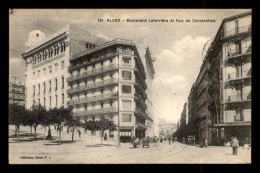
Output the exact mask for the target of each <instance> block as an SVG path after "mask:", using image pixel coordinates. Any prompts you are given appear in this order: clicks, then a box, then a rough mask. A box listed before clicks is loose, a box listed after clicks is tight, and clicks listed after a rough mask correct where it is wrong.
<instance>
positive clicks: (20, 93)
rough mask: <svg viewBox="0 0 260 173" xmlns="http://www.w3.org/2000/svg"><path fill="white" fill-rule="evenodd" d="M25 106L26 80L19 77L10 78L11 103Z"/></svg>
mask: <svg viewBox="0 0 260 173" xmlns="http://www.w3.org/2000/svg"><path fill="white" fill-rule="evenodd" d="M13 103H16V104H17V105H21V106H25V86H24V81H23V80H21V79H20V78H18V77H13V76H10V78H9V104H13Z"/></svg>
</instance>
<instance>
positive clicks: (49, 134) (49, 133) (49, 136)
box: [46, 128, 52, 139]
mask: <svg viewBox="0 0 260 173" xmlns="http://www.w3.org/2000/svg"><path fill="white" fill-rule="evenodd" d="M46 139H52V137H51V128H49V130H48V136H47V137H46Z"/></svg>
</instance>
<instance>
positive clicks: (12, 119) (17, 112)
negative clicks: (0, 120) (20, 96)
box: [9, 104, 26, 141]
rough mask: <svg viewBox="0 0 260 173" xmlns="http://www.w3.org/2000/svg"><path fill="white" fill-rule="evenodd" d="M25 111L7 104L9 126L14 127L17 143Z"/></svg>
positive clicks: (15, 105) (18, 106)
mask: <svg viewBox="0 0 260 173" xmlns="http://www.w3.org/2000/svg"><path fill="white" fill-rule="evenodd" d="M25 116H26V111H25V108H24V107H23V106H20V105H17V104H9V124H13V125H15V136H16V137H17V141H19V133H20V130H19V129H20V126H21V125H22V124H23V123H24V118H25Z"/></svg>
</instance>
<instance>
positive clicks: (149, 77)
mask: <svg viewBox="0 0 260 173" xmlns="http://www.w3.org/2000/svg"><path fill="white" fill-rule="evenodd" d="M144 67H145V74H146V79H145V82H146V85H147V89H146V90H145V92H146V94H147V99H146V100H145V103H146V105H147V109H146V111H145V112H146V114H147V115H148V116H149V117H150V118H151V119H148V120H147V131H146V136H150V137H151V136H155V135H154V124H153V119H154V116H153V103H152V100H153V97H152V96H153V86H152V84H153V80H154V74H155V70H154V66H153V59H152V57H151V52H150V50H149V47H147V48H146V51H145V66H144Z"/></svg>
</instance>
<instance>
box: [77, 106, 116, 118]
mask: <svg viewBox="0 0 260 173" xmlns="http://www.w3.org/2000/svg"><path fill="white" fill-rule="evenodd" d="M117 111H118V108H117V107H109V108H101V109H93V110H85V111H77V112H75V113H74V115H75V116H87V115H100V114H107V113H114V112H117Z"/></svg>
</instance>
